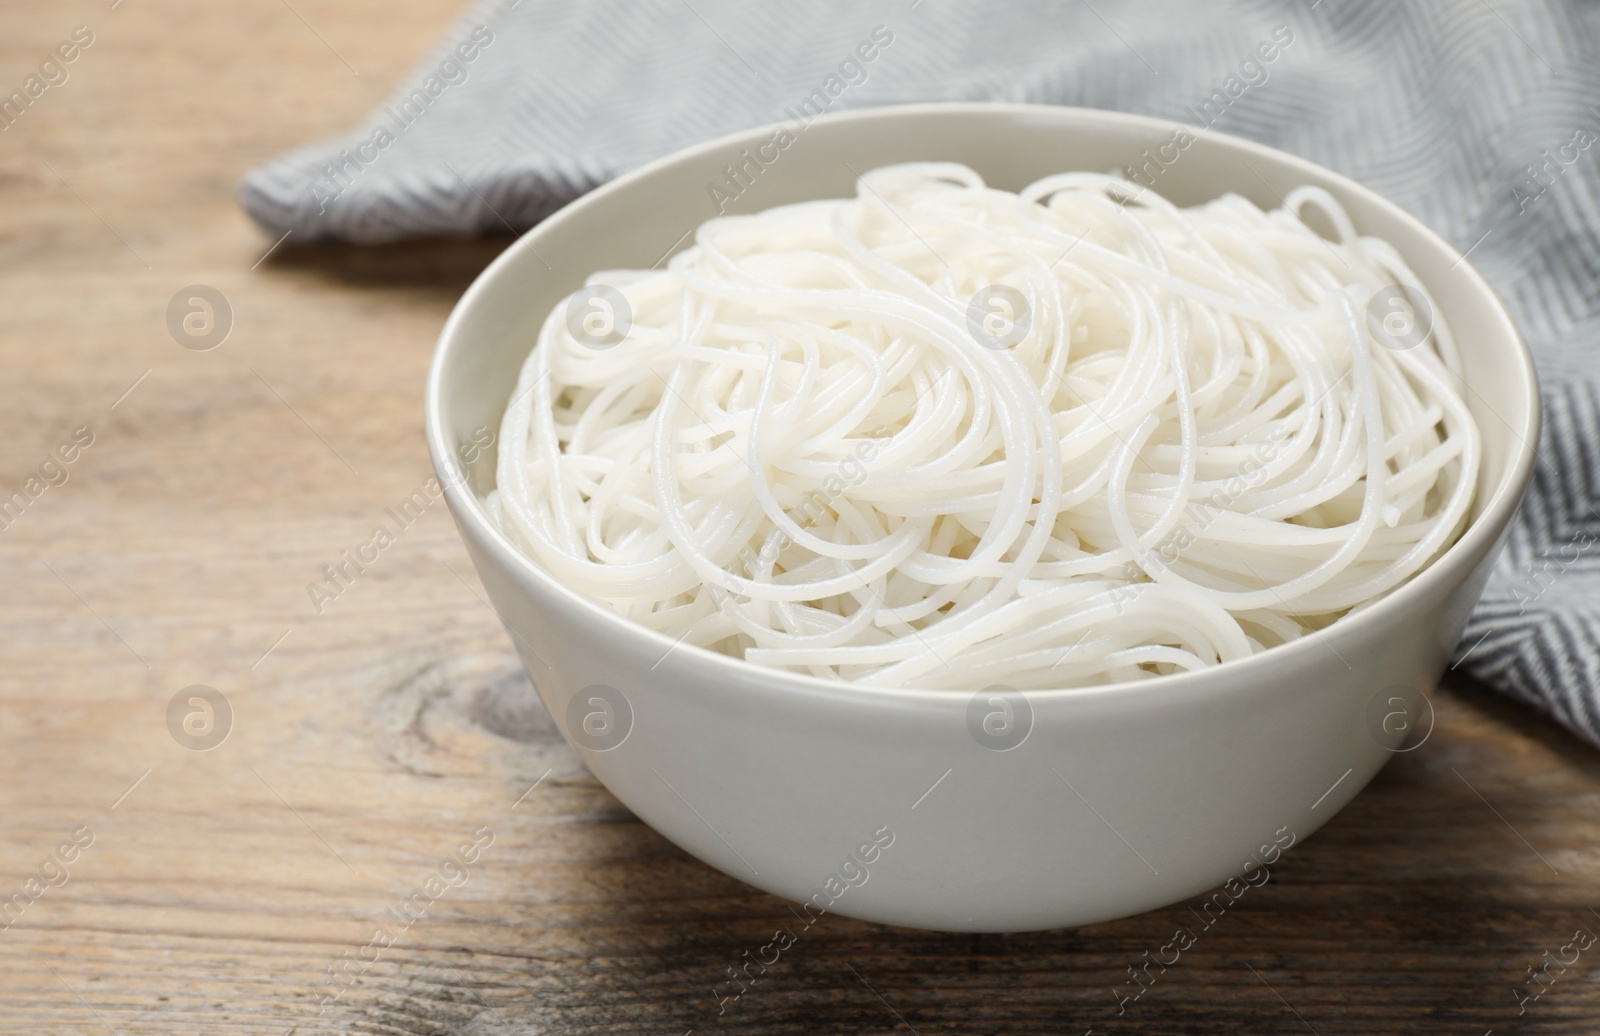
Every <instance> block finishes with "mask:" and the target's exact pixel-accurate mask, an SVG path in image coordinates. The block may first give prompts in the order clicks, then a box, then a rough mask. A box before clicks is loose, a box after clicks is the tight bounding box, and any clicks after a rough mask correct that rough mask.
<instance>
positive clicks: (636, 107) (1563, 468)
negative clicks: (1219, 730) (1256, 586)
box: [240, 0, 1600, 745]
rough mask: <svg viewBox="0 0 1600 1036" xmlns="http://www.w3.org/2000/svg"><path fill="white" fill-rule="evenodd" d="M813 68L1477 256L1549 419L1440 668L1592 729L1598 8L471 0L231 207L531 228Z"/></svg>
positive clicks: (1433, 2) (289, 222) (271, 221)
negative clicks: (1227, 153)
mask: <svg viewBox="0 0 1600 1036" xmlns="http://www.w3.org/2000/svg"><path fill="white" fill-rule="evenodd" d="M1285 35H1287V36H1288V37H1289V38H1290V42H1288V43H1282V40H1283V38H1284V36H1285ZM1274 39H1276V40H1277V41H1278V45H1277V46H1276V47H1275V48H1274V49H1275V51H1276V53H1275V55H1274V57H1273V59H1272V60H1271V61H1270V62H1269V61H1263V60H1261V59H1260V58H1259V57H1258V56H1257V53H1256V51H1257V47H1258V45H1259V44H1261V43H1263V42H1266V41H1269V40H1274ZM868 43H870V44H871V45H870V46H863V44H868ZM866 53H871V55H872V56H871V58H870V59H867V58H866V57H864V56H863V55H864V54H866ZM330 60H331V59H330ZM830 75H834V76H837V82H836V83H834V84H832V85H831V86H830V88H829V89H828V90H827V91H825V93H826V95H827V97H826V99H827V101H828V102H829V103H828V108H829V110H842V109H846V108H858V107H864V106H870V105H882V104H892V103H900V102H907V101H924V100H995V101H1030V102H1038V103H1050V104H1073V105H1083V106H1088V107H1099V108H1113V109H1120V110H1125V111H1133V112H1142V113H1146V114H1150V115H1155V116H1159V117H1162V118H1167V119H1172V120H1175V121H1180V122H1187V123H1196V122H1198V123H1200V124H1202V125H1209V126H1211V127H1213V128H1215V129H1216V130H1218V131H1220V132H1226V133H1233V134H1238V135H1241V136H1245V137H1250V138H1253V139H1255V140H1259V141H1262V142H1264V143H1267V144H1271V145H1273V146H1275V147H1279V148H1282V149H1284V150H1287V151H1290V152H1293V153H1295V154H1299V155H1303V156H1305V157H1306V158H1309V159H1312V160H1313V161H1316V162H1319V163H1322V164H1323V165H1326V166H1329V167H1331V168H1333V169H1336V170H1339V171H1340V172H1343V173H1345V174H1347V175H1349V176H1351V177H1353V178H1355V179H1357V180H1359V181H1361V182H1363V183H1365V184H1367V185H1368V186H1370V187H1372V188H1374V189H1376V190H1377V191H1379V192H1381V193H1383V194H1385V195H1387V196H1388V197H1390V198H1391V199H1393V200H1394V201H1396V202H1397V203H1399V204H1400V205H1402V206H1404V207H1405V208H1407V209H1408V210H1410V211H1411V212H1413V213H1415V214H1416V215H1417V216H1419V217H1420V218H1421V219H1423V220H1424V221H1425V222H1427V223H1428V224H1429V225H1430V226H1432V227H1433V228H1434V229H1435V230H1437V231H1438V232H1439V233H1440V234H1442V235H1443V236H1444V237H1445V238H1446V239H1448V240H1449V241H1451V242H1452V243H1454V244H1455V245H1456V247H1458V248H1459V249H1461V250H1462V251H1463V252H1466V253H1468V254H1470V256H1471V260H1472V262H1473V263H1474V264H1475V265H1476V266H1477V267H1478V268H1479V269H1480V270H1481V271H1482V272H1483V273H1484V274H1485V276H1487V277H1488V279H1489V280H1490V282H1491V283H1493V285H1494V286H1495V288H1496V290H1497V291H1498V292H1499V293H1500V294H1501V297H1502V298H1504V299H1505V300H1506V301H1507V303H1508V304H1509V305H1510V307H1511V309H1512V311H1513V313H1514V315H1515V317H1516V319H1517V321H1518V323H1519V325H1520V326H1521V328H1522V329H1523V332H1524V334H1525V335H1526V337H1527V339H1528V341H1529V344H1530V345H1531V346H1532V348H1533V351H1534V354H1535V356H1536V358H1537V360H1538V363H1539V368H1540V372H1541V376H1542V378H1543V380H1544V384H1545V403H1546V407H1547V410H1546V415H1547V416H1546V425H1545V431H1544V436H1543V441H1542V442H1541V444H1540V448H1539V452H1540V463H1539V465H1538V472H1537V476H1536V481H1535V482H1534V485H1533V489H1532V491H1531V496H1530V498H1529V499H1528V501H1527V503H1526V504H1525V505H1524V507H1523V510H1522V513H1521V515H1520V516H1519V518H1518V521H1517V524H1516V526H1515V528H1514V530H1513V532H1512V535H1511V538H1510V542H1509V546H1508V548H1507V550H1506V552H1505V555H1504V557H1503V559H1502V560H1501V562H1500V565H1499V568H1498V570H1497V571H1496V573H1495V575H1494V578H1493V580H1492V581H1491V585H1490V587H1489V589H1488V591H1487V593H1486V594H1485V596H1484V599H1483V601H1482V603H1481V605H1480V606H1479V608H1478V610H1477V612H1476V614H1475V615H1474V616H1473V619H1472V622H1471V624H1470V626H1469V627H1468V630H1467V633H1466V635H1465V637H1464V638H1463V641H1462V644H1461V646H1460V648H1459V649H1458V652H1457V658H1456V665H1457V666H1459V668H1460V669H1462V670H1464V671H1467V672H1470V673H1472V674H1473V675H1475V676H1477V677H1479V678H1480V679H1482V680H1484V681H1486V682H1488V683H1489V684H1491V685H1493V686H1495V687H1497V688H1499V689H1500V690H1502V691H1504V692H1505V693H1507V694H1509V695H1512V696H1513V697H1516V698H1519V699H1522V700H1524V701H1527V702H1530V703H1533V704H1535V705H1538V706H1540V707H1542V708H1544V709H1545V710H1547V711H1548V712H1550V713H1551V714H1552V715H1554V716H1555V717H1556V718H1557V719H1559V720H1560V721H1561V722H1562V723H1564V724H1566V725H1567V726H1568V727H1570V728H1571V729H1572V730H1574V731H1576V732H1577V733H1578V734H1580V735H1581V736H1583V737H1585V738H1587V739H1588V740H1589V741H1591V742H1593V743H1595V744H1597V745H1600V693H1597V685H1600V561H1597V557H1600V549H1597V547H1596V540H1597V538H1600V498H1597V493H1600V485H1597V484H1596V483H1597V479H1600V407H1597V402H1600V382H1597V379H1596V373H1597V371H1596V365H1595V362H1594V360H1593V359H1592V357H1591V355H1590V354H1591V351H1592V349H1593V347H1594V346H1595V344H1596V343H1597V339H1600V335H1597V332H1600V287H1597V285H1600V146H1594V145H1596V144H1600V5H1595V4H1592V3H1591V4H1585V3H1580V2H1577V0H1565V2H1563V0H1555V2H1550V3H1535V2H1530V0H1494V2H1493V3H1492V4H1491V3H1485V2H1482V0H1477V2H1467V0H1413V2H1407V3H1404V4H1399V3H1394V2H1392V0H1327V2H1323V0H1314V2H1308V0H1298V2H1288V0H1284V2H1277V3H1272V2H1264V0H1263V2H1247V0H1220V2H1216V3H1210V4H1204V5H1202V4H1192V3H1186V2H1178V0H1140V2H1131V3H1127V4H1120V5H1113V4H1108V3H1107V4H1099V5H1098V6H1091V4H1090V3H1088V2H1084V0H1075V2H1070V3H1046V2H1043V0H1028V2H1011V3H994V4H969V3H958V2H956V0H916V2H910V0H901V2H896V3H887V2H875V0H868V2H861V0H806V2H795V3H785V4H754V3H739V2H736V0H587V2H584V3H571V2H569V0H482V2H479V3H477V4H475V5H474V6H473V7H471V8H470V9H469V10H468V12H467V14H466V15H465V16H464V17H463V18H462V19H461V20H460V21H459V22H458V23H457V24H456V25H455V26H454V28H452V29H451V30H450V31H449V33H447V34H446V36H445V38H444V39H443V40H441V41H440V43H439V44H438V46H437V47H436V48H435V50H434V51H433V52H432V53H430V54H429V55H428V56H427V57H426V58H425V59H423V61H422V62H421V63H420V64H419V65H418V66H417V68H416V69H415V70H414V71H413V72H412V74H411V75H410V76H409V77H408V78H407V80H406V81H405V82H404V83H403V84H402V85H401V86H400V87H399V88H398V89H397V90H396V91H395V92H394V93H393V94H392V95H391V96H390V98H389V100H388V101H387V102H385V103H384V104H383V105H382V106H380V108H379V109H378V110H377V111H375V112H373V113H372V114H371V115H370V116H369V117H368V118H367V119H366V120H365V121H364V122H363V123H361V124H360V125H358V126H357V127H355V128H354V129H352V130H351V131H350V132H349V133H347V134H345V135H343V136H341V137H339V138H337V139H334V140H329V141H324V142H321V143H317V144H312V145H309V146H307V147H302V148H299V149H297V150H295V151H292V152H290V153H288V154H285V155H282V156H280V157H278V158H276V159H274V160H272V161H271V162H268V163H266V164H265V165H263V166H261V167H259V168H257V169H255V170H252V171H251V172H250V173H249V174H248V175H247V176H246V177H245V178H244V181H243V182H242V184H241V185H240V196H241V199H242V201H243V204H244V206H245V208H246V209H247V210H249V212H250V214H251V215H252V216H254V217H255V219H256V220H257V221H258V222H260V223H261V224H262V226H263V227H265V228H266V229H267V230H268V231H270V232H272V233H273V235H274V236H278V235H282V234H285V233H286V232H289V231H293V233H294V238H295V240H296V241H297V242H308V241H313V240H319V239H336V240H342V241H349V242H358V243H374V242H382V241H389V240H394V239H398V238H405V237H417V236H426V235H438V234H465V233H475V232H480V231H485V230H496V229H500V228H503V227H509V228H511V229H514V230H522V229H524V228H527V227H529V226H531V225H532V224H534V223H535V222H537V221H538V220H539V219H540V218H542V217H543V216H545V215H547V214H549V213H550V212H551V211H552V210H554V209H555V208H557V207H559V206H560V205H562V204H564V203H566V202H567V201H570V200H571V199H572V198H574V197H576V196H578V195H579V194H581V193H583V192H584V191H586V190H588V189H589V188H591V187H594V186H595V185H597V184H599V183H602V182H603V181H605V180H607V179H609V178H611V177H613V176H616V175H617V174H619V173H621V172H624V171H626V170H628V169H630V168H633V167H635V166H637V165H639V164H641V163H643V162H646V161H648V160H650V159H653V158H656V157H659V156H661V155H664V154H667V153H669V152H671V151H674V150H676V149H678V148H680V147H683V146H685V145H687V144H691V143H694V142H697V141H700V140H704V139H708V138H711V137H714V136H718V135H721V134H724V133H729V132H733V131H735V130H738V129H742V128H745V127H749V126H753V125H757V124H760V123H765V122H772V121H777V120H779V119H787V118H791V117H792V116H791V115H790V114H789V113H787V112H786V109H787V108H791V107H793V106H794V105H795V104H796V103H797V102H798V101H799V100H800V99H802V98H805V97H807V96H809V95H812V94H813V92H814V91H816V90H817V88H818V87H819V86H821V85H823V84H825V83H827V82H828V77H829V76H830ZM1219 98H1220V99H1219ZM1223 100H1225V101H1226V104H1224V103H1222V101H1223ZM1208 104H1209V107H1207V105H1208Z"/></svg>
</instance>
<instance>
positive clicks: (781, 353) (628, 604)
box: [488, 163, 1480, 690]
mask: <svg viewBox="0 0 1600 1036" xmlns="http://www.w3.org/2000/svg"><path fill="white" fill-rule="evenodd" d="M1302 214H1303V215H1305V216H1306V217H1307V218H1308V219H1311V220H1312V221H1313V222H1318V221H1320V223H1321V225H1324V226H1328V227H1331V228H1332V232H1333V234H1334V235H1336V237H1334V238H1328V237H1324V236H1322V235H1319V234H1317V233H1316V232H1314V231H1313V230H1312V229H1310V227H1308V225H1307V223H1306V222H1303V221H1302V219H1301V218H1300V217H1301V215H1302ZM590 283H591V284H604V285H609V286H611V287H612V288H614V289H616V290H617V291H620V292H621V293H622V295H623V296H624V297H625V298H626V301H627V308H628V310H629V311H630V312H631V325H630V326H628V327H627V328H626V336H625V337H624V338H623V339H622V341H621V342H620V343H618V344H615V345H612V346H610V347H604V346H597V345H593V344H587V343H586V341H581V340H579V337H575V336H574V334H573V332H572V330H571V329H570V328H569V323H568V312H567V310H568V304H569V302H571V301H572V300H570V299H569V300H568V301H567V302H563V303H562V304H560V305H558V306H557V307H556V308H555V310H554V311H553V312H552V313H551V314H550V316H549V318H548V319H547V320H546V321H545V323H544V326H543V330H542V331H541V332H540V335H539V339H538V342H537V344H536V345H535V347H534V348H533V349H532V351H531V353H530V354H529V357H528V360H527V363H526V365H525V366H524V367H523V369H522V373H521V377H520V379H519V381H518V384H517V386H516V388H515V389H514V390H513V392H512V393H511V397H512V402H511V405H510V406H509V408H508V409H507V411H506V414H505V418H504V422H503V425H502V428H501V436H500V447H499V466H498V471H497V487H496V489H495V490H494V491H493V492H491V493H490V495H489V500H488V503H489V506H490V510H491V513H492V514H493V515H494V516H495V519H496V521H497V522H498V524H499V526H500V528H501V529H502V530H503V531H504V532H505V534H506V535H507V536H508V537H509V538H510V539H511V540H512V541H513V542H515V543H516V544H517V545H518V546H519V547H521V549H523V550H524V551H526V552H527V553H528V554H529V555H530V556H531V557H532V558H534V559H535V560H536V561H537V562H538V563H539V564H540V565H542V566H543V567H544V568H546V569H547V570H548V571H549V572H550V573H551V574H552V575H554V576H555V578H557V579H558V580H560V581H561V582H562V583H564V584H566V585H567V586H569V587H571V588H573V589H575V590H577V591H579V592H580V593H583V594H585V595H587V596H589V597H591V598H593V599H595V600H597V601H600V602H602V603H604V604H605V605H607V606H608V607H610V608H613V609H615V610H616V611H617V612H618V613H619V614H620V615H622V616H625V617H626V618H628V619H630V620H632V621H634V622H637V623H640V624H642V625H645V626H648V627H650V628H651V629H654V630H658V631H660V632H661V633H663V634H665V635H667V636H668V637H670V638H672V639H673V640H674V641H676V642H679V643H690V644H696V645H699V646H702V647H706V648H710V649H713V650H716V651H721V652H724V653H727V654H731V655H735V656H738V657H742V658H744V659H747V660H748V661H750V662H753V663H758V664H761V665H765V666H775V667H779V668H783V669H788V670H792V671H796V672H801V673H810V674H814V675H817V676H822V677H827V678H831V679H839V680H846V681H855V682H860V683H863V684H870V685H878V686H917V687H930V688H962V689H978V688H983V687H989V686H993V685H996V684H1003V685H1008V686H1011V687H1015V688H1018V689H1023V690H1027V689H1038V688H1053V687H1071V686H1080V685H1088V684H1098V683H1106V682H1111V681H1120V680H1129V679H1138V678H1146V677H1151V676H1158V675H1162V674H1167V673H1173V672H1180V671H1184V670H1195V669H1202V668H1205V667H1207V666H1212V665H1216V664H1218V663H1222V662H1227V661H1230V660H1232V659H1238V658H1242V657H1245V656H1247V655H1250V654H1252V653H1253V652H1257V651H1260V650H1262V649H1264V648H1267V647H1271V646H1273V645H1277V644H1281V643H1284V642H1286V641H1290V640H1294V639H1296V638H1299V637H1302V636H1307V635H1316V633H1317V631H1318V630H1320V629H1321V628H1322V627H1325V626H1326V625H1328V624H1329V623H1330V622H1332V621H1333V620H1335V619H1337V618H1338V617H1339V616H1341V615H1343V614H1344V613H1346V612H1348V611H1349V610H1350V609H1353V608H1357V607H1360V606H1361V605H1363V604H1365V603H1367V602H1370V601H1372V600H1374V599H1375V598H1378V597H1381V596H1383V595H1384V594H1386V593H1388V592H1389V591H1391V590H1393V589H1394V588H1395V587H1396V586H1398V585H1400V584H1401V583H1403V582H1405V581H1406V580H1407V579H1409V578H1410V577H1411V576H1413V575H1414V574H1416V573H1417V572H1418V571H1419V570H1420V569H1422V568H1423V567H1424V566H1425V565H1427V564H1428V562H1429V561H1430V560H1431V559H1433V558H1434V557H1436V556H1437V555H1438V554H1439V553H1440V552H1441V551H1442V550H1443V549H1445V548H1446V547H1448V546H1449V545H1450V544H1451V543H1452V542H1453V541H1454V540H1455V538H1456V537H1457V536H1458V535H1459V534H1460V532H1461V530H1462V528H1463V526H1464V525H1465V523H1466V521H1467V517H1468V509H1469V506H1470V505H1471V502H1472V497H1473V492H1474V488H1475V485H1476V481H1477V472H1478V464H1479V458H1480V445H1479V436H1478V432H1477V429H1476V427H1475V425H1474V423H1473V420H1472V417H1471V415H1470V414H1469V413H1468V411H1467V407H1466V405H1465V404H1464V403H1463V401H1462V399H1461V397H1460V395H1459V394H1458V392H1457V391H1456V389H1457V387H1458V386H1459V385H1460V384H1461V378H1460V368H1459V360H1458V357H1457V354H1456V349H1455V345H1454V342H1453V340H1452V338H1451V335H1450V330H1449V328H1448V327H1447V326H1446V324H1445V322H1444V321H1443V319H1442V318H1441V317H1439V316H1437V314H1438V309H1437V307H1434V308H1433V312H1434V314H1435V317H1434V319H1433V321H1432V325H1431V331H1430V332H1429V333H1428V334H1427V336H1426V338H1425V339H1424V340H1422V341H1421V342H1420V343H1419V344H1416V345H1414V346H1412V347H1410V348H1396V347H1392V346H1393V345H1394V343H1393V342H1392V341H1386V340H1385V339H1384V338H1383V337H1382V329H1381V328H1376V327H1370V326H1369V322H1368V318H1367V315H1366V311H1367V307H1368V303H1369V300H1370V299H1372V298H1373V296H1374V294H1375V293H1376V292H1379V291H1380V290H1382V289H1384V288H1386V287H1387V286H1391V285H1395V284H1399V285H1404V286H1408V287H1409V288H1410V289H1411V290H1412V291H1414V292H1416V293H1417V294H1418V295H1420V296H1422V297H1424V298H1427V297H1428V296H1427V293H1426V291H1425V290H1424V289H1423V288H1422V285H1421V284H1420V281H1419V280H1418V278H1417V277H1416V276H1415V275H1414V274H1413V273H1412V272H1411V271H1410V270H1409V269H1408V268H1407V267H1406V265H1405V263H1404V262H1403V261H1402V259H1401V258H1400V256H1399V254H1398V253H1397V252H1396V251H1395V250H1394V249H1393V248H1392V247H1391V246H1389V245H1388V244H1386V243H1384V242H1383V241H1381V240H1377V239H1374V238H1368V237H1361V236H1359V235H1357V234H1356V232H1355V230H1354V229H1353V227H1352V225H1351V221H1350V219H1349V217H1348V216H1347V215H1346V214H1345V213H1344V211H1343V210H1342V208H1341V207H1340V206H1339V205H1338V203H1337V202H1336V201H1335V200H1334V199H1333V198H1332V197H1331V196H1330V195H1329V194H1327V193H1326V192H1325V191H1323V190H1321V189H1319V188H1315V187H1302V188H1299V189H1298V190H1295V191H1293V192H1292V193H1290V194H1289V196H1288V197H1287V199H1286V203H1285V207H1284V208H1283V209H1277V210H1273V211H1270V212H1263V211H1261V210H1260V209H1258V208H1256V207H1255V206H1254V205H1252V204H1251V203H1250V202H1248V201H1246V200H1244V199H1243V198H1240V197H1237V196H1234V195H1227V196H1224V197H1222V198H1219V199H1217V200H1216V201H1214V202H1211V203H1209V204H1206V205H1202V206H1198V207H1195V208H1189V209H1179V208H1177V207H1175V206H1173V205H1172V204H1170V203H1169V202H1167V201H1165V200H1164V199H1162V198H1160V197H1159V196H1157V195H1156V194H1155V193H1154V192H1152V191H1147V190H1142V189H1140V188H1139V187H1138V186H1137V185H1134V184H1130V183H1128V182H1126V181H1124V180H1120V179H1115V178H1112V177H1107V176H1101V175H1095V174H1087V173H1070V174H1064V175H1059V176H1051V177H1047V178H1046V179H1043V180H1040V181H1039V182H1037V183H1035V184H1033V185H1032V186H1030V187H1028V188H1026V189H1025V190H1023V191H1022V192H1021V193H1020V194H1013V193H1011V192H1008V191H1001V190H996V189H993V188H990V187H986V186H985V185H984V184H983V182H982V181H981V180H980V179H979V177H978V176H977V174H976V173H974V172H973V171H972V170H970V169H967V168H965V167H963V166H958V165H950V164H934V163H919V164H913V165H901V166H890V167H886V168H882V169H878V170H875V171H873V172H871V173H869V174H867V175H866V176H864V177H863V178H862V179H861V181H860V182H859V183H858V185H857V194H856V197H855V198H853V199H841V200H829V201H818V202H809V203H805V204H800V205H790V206H785V207H782V208H777V209H772V210H769V211H767V212H764V213H761V214H759V215H754V216H730V217H723V218H718V219H713V220H711V221H709V222H707V223H705V224H703V225H702V226H701V227H700V228H699V230H698V232H697V233H696V236H695V242H694V244H693V246H692V247H690V248H687V249H685V250H684V251H682V252H680V253H679V254H677V255H675V256H674V257H673V258H672V259H671V260H670V262H669V263H668V264H667V267H666V269H665V270H657V271H625V272H622V271H608V272H604V273H601V274H597V275H596V276H595V277H593V278H591V281H590ZM996 286H1003V287H1001V288H1000V292H1001V294H1002V295H1003V294H1004V292H1005V291H1006V290H1007V289H1009V290H1011V291H1014V292H1016V293H1020V297H1021V298H1022V299H1023V300H1025V302H1024V304H1023V307H1022V308H1021V310H1020V312H1018V311H1017V307H1015V306H1014V305H1009V304H1007V303H1006V302H1005V300H1004V298H1002V300H1001V302H999V303H995V302H994V301H993V300H994V298H995V294H996V293H995V291H994V290H993V289H995V288H996ZM986 289H990V290H988V291H986ZM975 296H977V297H978V302H976V303H975V302H974V298H975ZM1016 297H1017V296H1016V295H1012V296H1010V298H1011V299H1012V300H1013V301H1014V300H1015V299H1016ZM1430 302H1431V300H1430ZM586 304H588V303H586ZM1019 317H1020V319H1013V318H1019ZM619 330H620V328H619ZM591 341H592V339H591Z"/></svg>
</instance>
